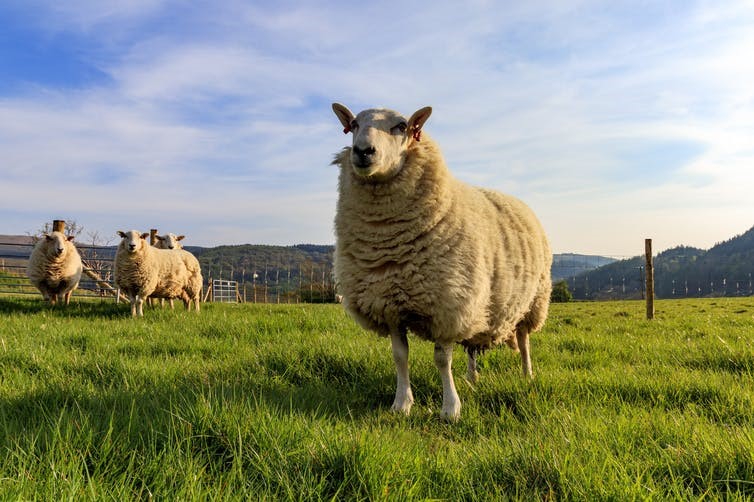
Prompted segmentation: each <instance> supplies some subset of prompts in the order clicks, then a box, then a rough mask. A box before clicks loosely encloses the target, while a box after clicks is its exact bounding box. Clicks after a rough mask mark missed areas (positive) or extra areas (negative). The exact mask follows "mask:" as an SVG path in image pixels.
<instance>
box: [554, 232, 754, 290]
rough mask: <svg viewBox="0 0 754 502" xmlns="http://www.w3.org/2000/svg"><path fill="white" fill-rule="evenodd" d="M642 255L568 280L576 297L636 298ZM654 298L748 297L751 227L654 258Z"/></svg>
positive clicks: (753, 261)
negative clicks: (722, 239) (720, 239)
mask: <svg viewBox="0 0 754 502" xmlns="http://www.w3.org/2000/svg"><path fill="white" fill-rule="evenodd" d="M644 266H645V259H644V257H643V256H637V257H634V258H631V259H628V260H621V261H618V262H615V263H611V264H609V265H606V266H603V267H600V268H598V269H595V270H592V271H589V272H585V273H582V274H580V275H578V276H576V277H575V278H571V279H569V280H568V286H569V288H570V289H571V291H572V292H573V294H574V297H575V298H577V299H614V298H641V297H642V296H643V291H644V275H645V272H644ZM654 267H655V296H656V297H657V298H683V297H712V296H748V295H752V294H753V293H754V290H753V288H752V275H754V227H752V228H751V229H749V230H748V231H747V232H745V233H744V234H742V235H739V236H736V237H733V238H732V239H729V240H727V241H725V242H722V243H719V244H717V245H715V246H714V247H712V248H710V249H709V250H707V251H705V250H703V249H698V248H693V247H687V246H678V247H676V248H673V249H669V250H667V251H664V252H662V253H660V254H659V255H657V256H656V257H655V258H654Z"/></svg>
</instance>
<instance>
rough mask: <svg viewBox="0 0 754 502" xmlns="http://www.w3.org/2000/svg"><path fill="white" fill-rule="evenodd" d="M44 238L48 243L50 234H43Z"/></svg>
mask: <svg viewBox="0 0 754 502" xmlns="http://www.w3.org/2000/svg"><path fill="white" fill-rule="evenodd" d="M44 238H45V239H47V240H48V241H51V240H52V236H51V235H50V234H44Z"/></svg>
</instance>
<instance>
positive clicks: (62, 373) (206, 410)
mask: <svg viewBox="0 0 754 502" xmlns="http://www.w3.org/2000/svg"><path fill="white" fill-rule="evenodd" d="M655 305H656V309H657V314H656V319H655V320H654V321H646V320H645V319H644V313H645V308H644V304H643V303H641V302H608V303H571V304H555V305H553V306H552V309H551V315H550V318H549V320H548V323H547V325H546V327H545V329H544V330H543V331H542V332H540V333H537V334H534V335H533V337H532V363H533V368H534V374H535V379H534V381H532V382H527V381H525V380H524V379H523V378H522V377H521V375H520V371H521V370H520V360H519V357H518V355H517V354H514V353H513V352H511V351H510V350H509V349H507V348H505V347H503V348H501V349H498V350H495V351H491V352H488V353H487V354H485V355H484V356H483V357H482V358H481V363H480V365H481V373H482V376H481V380H480V383H479V384H478V385H477V386H476V387H474V388H472V386H470V385H469V384H467V383H465V381H464V380H463V375H464V374H465V370H466V368H465V354H464V353H463V351H462V350H461V348H460V347H457V348H456V351H455V355H454V366H453V370H454V375H455V378H456V384H457V386H458V392H459V394H460V397H461V399H462V401H463V408H462V412H461V420H460V422H459V423H457V424H448V423H445V422H443V421H442V420H440V419H439V417H438V415H439V409H440V406H441V401H442V390H441V384H440V380H439V377H438V374H437V370H436V368H435V366H434V363H433V358H432V346H431V344H429V343H426V342H422V341H420V340H418V339H415V338H412V337H410V339H409V343H410V368H411V377H412V384H413V390H414V396H415V398H416V404H415V405H414V408H413V411H412V415H411V416H410V417H404V416H398V415H395V414H393V413H391V412H390V411H389V407H390V404H391V403H392V399H393V393H394V391H395V372H394V366H393V361H392V356H391V352H390V343H389V340H387V339H382V338H377V337H376V336H374V335H371V334H367V333H366V332H364V331H362V330H361V329H360V328H358V327H357V326H356V325H355V324H354V323H353V322H352V321H351V320H350V319H348V318H347V316H346V315H345V314H344V313H343V311H342V309H341V307H340V306H335V305H295V306H293V305H290V306H283V305H258V304H257V305H223V304H205V305H204V306H203V307H202V312H201V313H200V314H199V315H196V314H195V313H193V312H191V313H186V312H184V311H183V309H182V308H176V310H175V311H170V310H168V309H166V310H159V309H149V310H147V311H146V312H145V318H143V319H131V318H130V315H129V308H128V306H127V305H123V304H121V305H115V304H113V303H111V302H98V301H81V300H79V301H76V302H74V303H72V305H71V306H70V307H69V308H67V309H65V308H59V307H56V308H50V307H48V306H45V305H44V304H43V303H42V301H41V298H40V299H36V298H35V299H31V298H13V297H0V447H2V455H0V498H2V499H4V500H8V499H13V500H15V499H41V500H62V499H75V500H103V499H117V500H133V499H152V498H156V499H168V500H172V499H175V500H207V499H209V500H238V499H252V500H256V499H266V500H272V499H284V500H290V499H293V500H382V499H385V500H417V499H446V500H485V499H486V500H489V499H496V500H504V499H521V500H532V499H558V500H561V499H575V500H590V499H591V500H604V499H617V500H630V499H642V500H644V499H656V500H661V499H662V500H665V499H701V498H711V499H716V498H723V499H746V498H749V497H751V496H754V298H751V297H749V298H738V299H700V300H682V301H658V302H656V304H655Z"/></svg>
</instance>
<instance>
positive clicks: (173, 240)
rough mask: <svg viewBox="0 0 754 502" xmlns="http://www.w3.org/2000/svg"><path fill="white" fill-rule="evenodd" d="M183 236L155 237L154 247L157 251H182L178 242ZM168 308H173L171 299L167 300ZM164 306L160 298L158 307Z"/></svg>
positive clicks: (162, 299)
mask: <svg viewBox="0 0 754 502" xmlns="http://www.w3.org/2000/svg"><path fill="white" fill-rule="evenodd" d="M185 238H186V236H185V235H175V234H171V233H167V234H165V235H155V239H156V240H157V242H155V243H154V247H156V248H157V249H183V245H182V244H181V242H180V241H182V240H183V239H185ZM168 301H169V302H170V308H171V309H172V308H173V299H172V298H169V299H168ZM164 306H165V299H164V298H160V307H164Z"/></svg>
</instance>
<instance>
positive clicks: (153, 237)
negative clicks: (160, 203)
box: [149, 228, 157, 246]
mask: <svg viewBox="0 0 754 502" xmlns="http://www.w3.org/2000/svg"><path fill="white" fill-rule="evenodd" d="M156 243H157V229H156V228H152V229H150V230H149V245H150V246H154V245H155V244H156Z"/></svg>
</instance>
